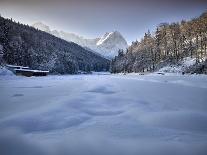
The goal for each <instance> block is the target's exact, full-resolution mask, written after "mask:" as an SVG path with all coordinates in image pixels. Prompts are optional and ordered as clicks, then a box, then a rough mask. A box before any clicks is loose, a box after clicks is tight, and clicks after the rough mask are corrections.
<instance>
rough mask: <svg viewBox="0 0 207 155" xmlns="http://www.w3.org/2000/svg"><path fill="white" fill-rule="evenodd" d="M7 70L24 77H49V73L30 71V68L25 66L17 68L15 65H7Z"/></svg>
mask: <svg viewBox="0 0 207 155" xmlns="http://www.w3.org/2000/svg"><path fill="white" fill-rule="evenodd" d="M6 67H7V69H9V70H10V71H12V72H13V73H14V74H16V75H22V76H27V77H30V76H46V75H48V73H49V71H42V70H33V69H29V67H25V66H15V65H6Z"/></svg>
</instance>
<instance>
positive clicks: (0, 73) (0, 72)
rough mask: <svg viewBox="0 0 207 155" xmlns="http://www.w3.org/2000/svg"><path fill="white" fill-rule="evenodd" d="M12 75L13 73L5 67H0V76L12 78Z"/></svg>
mask: <svg viewBox="0 0 207 155" xmlns="http://www.w3.org/2000/svg"><path fill="white" fill-rule="evenodd" d="M12 75H14V73H12V72H11V71H10V70H8V69H7V68H6V67H1V66H0V76H12Z"/></svg>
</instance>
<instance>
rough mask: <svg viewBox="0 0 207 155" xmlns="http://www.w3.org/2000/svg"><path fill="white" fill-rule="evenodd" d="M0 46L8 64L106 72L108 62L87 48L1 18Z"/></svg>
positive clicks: (63, 71)
mask: <svg viewBox="0 0 207 155" xmlns="http://www.w3.org/2000/svg"><path fill="white" fill-rule="evenodd" d="M0 46H1V49H2V50H1V52H2V53H3V61H4V62H5V63H8V64H15V65H23V66H29V67H31V68H34V69H42V70H49V71H50V72H52V73H60V74H74V73H77V72H78V70H82V71H92V70H93V71H106V70H108V69H109V61H108V60H107V59H105V58H103V57H101V56H100V55H97V54H95V53H93V52H91V51H89V50H86V49H85V48H83V47H81V46H79V45H77V44H75V43H73V42H67V41H65V40H62V39H60V38H57V37H55V36H53V35H51V34H49V33H46V32H43V31H40V30H37V29H35V28H33V27H30V26H28V25H23V24H20V23H16V22H14V21H12V19H5V18H3V17H0Z"/></svg>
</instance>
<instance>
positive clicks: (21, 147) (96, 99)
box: [0, 74, 207, 155]
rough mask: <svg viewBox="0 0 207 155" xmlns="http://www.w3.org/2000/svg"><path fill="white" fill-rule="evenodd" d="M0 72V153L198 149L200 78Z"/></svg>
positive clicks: (205, 128) (204, 132)
mask: <svg viewBox="0 0 207 155" xmlns="http://www.w3.org/2000/svg"><path fill="white" fill-rule="evenodd" d="M155 75H156V74H150V75H140V76H138V75H125V76H124V75H107V74H102V75H101V74H100V75H99V74H96V75H71V76H47V77H30V78H27V77H16V76H0V154H2V155H11V154H12V155H13V154H15V155H37V154H38V155H50V154H51V155H93V154H94V155H206V153H207V76H204V75H201V76H197V75H192V76H188V75H184V76H182V75H171V76H170V75H156V76H155Z"/></svg>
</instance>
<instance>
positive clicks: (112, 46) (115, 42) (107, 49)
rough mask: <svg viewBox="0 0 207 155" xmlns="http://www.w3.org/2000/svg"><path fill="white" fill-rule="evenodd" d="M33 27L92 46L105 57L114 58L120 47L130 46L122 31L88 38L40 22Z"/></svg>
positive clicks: (82, 44)
mask: <svg viewBox="0 0 207 155" xmlns="http://www.w3.org/2000/svg"><path fill="white" fill-rule="evenodd" d="M32 26H33V27H35V28H37V29H39V30H42V31H45V32H48V33H50V34H53V35H55V36H56V37H60V38H62V39H64V40H66V41H70V42H74V43H77V44H79V45H81V46H83V47H87V48H90V49H91V50H93V51H95V52H98V53H100V54H101V55H103V56H104V57H108V58H113V57H114V56H116V55H117V54H118V50H119V49H126V48H127V47H128V45H127V42H126V40H125V39H124V37H123V36H122V35H121V33H120V32H118V31H114V32H110V33H109V32H107V33H105V34H104V35H103V36H102V37H100V38H95V39H86V38H84V37H82V36H78V35H76V34H74V33H67V32H64V31H57V30H50V28H49V26H47V25H45V24H43V23H41V22H38V23H35V24H33V25H32Z"/></svg>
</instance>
